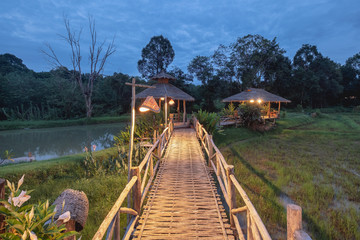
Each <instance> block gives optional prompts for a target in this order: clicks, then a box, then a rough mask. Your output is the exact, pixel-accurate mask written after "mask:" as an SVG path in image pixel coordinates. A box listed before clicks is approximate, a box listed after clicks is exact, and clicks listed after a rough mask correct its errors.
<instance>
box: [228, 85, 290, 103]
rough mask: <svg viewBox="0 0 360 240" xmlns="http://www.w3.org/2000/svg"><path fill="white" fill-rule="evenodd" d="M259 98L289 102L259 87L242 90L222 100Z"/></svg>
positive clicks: (236, 100)
mask: <svg viewBox="0 0 360 240" xmlns="http://www.w3.org/2000/svg"><path fill="white" fill-rule="evenodd" d="M257 99H261V100H262V101H263V102H286V103H288V102H291V101H290V100H287V99H285V98H283V97H280V96H277V95H275V94H272V93H269V92H267V91H265V90H264V89H260V88H249V89H247V90H245V91H243V92H240V93H238V94H235V95H233V96H230V97H227V98H225V99H223V102H248V101H250V100H255V101H256V100H257Z"/></svg>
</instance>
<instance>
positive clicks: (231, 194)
mask: <svg viewBox="0 0 360 240" xmlns="http://www.w3.org/2000/svg"><path fill="white" fill-rule="evenodd" d="M231 175H234V166H233V165H229V166H228V167H227V169H226V181H227V183H228V184H227V185H228V189H227V194H228V196H229V201H230V205H229V212H230V213H231V210H233V209H234V208H236V194H235V193H236V192H235V185H234V184H233V182H232V180H231V178H230V176H231ZM230 225H231V227H232V228H235V221H234V217H233V214H230Z"/></svg>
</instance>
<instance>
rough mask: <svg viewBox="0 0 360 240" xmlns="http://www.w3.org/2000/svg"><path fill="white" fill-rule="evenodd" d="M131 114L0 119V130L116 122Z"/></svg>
mask: <svg viewBox="0 0 360 240" xmlns="http://www.w3.org/2000/svg"><path fill="white" fill-rule="evenodd" d="M130 120H131V116H130V115H129V114H124V115H121V116H119V117H92V118H90V119H89V118H80V119H70V120H38V121H20V120H16V121H0V131H2V130H13V129H24V128H52V127H67V126H77V125H91V124H101V123H103V124H105V123H118V122H129V121H130Z"/></svg>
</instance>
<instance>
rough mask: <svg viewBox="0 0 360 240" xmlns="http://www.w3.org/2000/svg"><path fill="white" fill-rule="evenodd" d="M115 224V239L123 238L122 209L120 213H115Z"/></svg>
mask: <svg viewBox="0 0 360 240" xmlns="http://www.w3.org/2000/svg"><path fill="white" fill-rule="evenodd" d="M114 224H115V226H114V240H120V239H121V235H120V229H121V228H120V211H118V213H117V214H116V215H115V222H114Z"/></svg>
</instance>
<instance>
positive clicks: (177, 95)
mask: <svg viewBox="0 0 360 240" xmlns="http://www.w3.org/2000/svg"><path fill="white" fill-rule="evenodd" d="M151 79H152V80H156V81H157V83H156V84H154V85H152V86H154V87H155V88H147V89H145V90H144V91H142V92H140V93H138V94H136V98H138V99H139V98H140V99H145V98H146V97H147V96H153V97H154V98H155V99H158V100H159V106H161V101H164V102H165V104H164V106H165V112H166V113H167V104H168V101H170V100H172V102H169V103H170V104H171V103H174V101H176V100H177V112H178V119H179V116H180V101H183V113H184V114H183V122H185V119H186V103H185V102H187V101H195V99H194V98H193V97H192V96H190V95H189V94H187V93H186V92H184V91H182V90H181V89H179V88H177V87H175V86H174V85H172V84H170V83H169V80H171V81H176V78H174V77H173V76H171V75H169V74H167V73H165V71H162V72H160V73H159V74H157V75H155V76H154V77H152V78H151ZM166 113H165V114H166ZM165 119H166V120H165V121H166V122H167V116H166V117H165Z"/></svg>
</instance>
